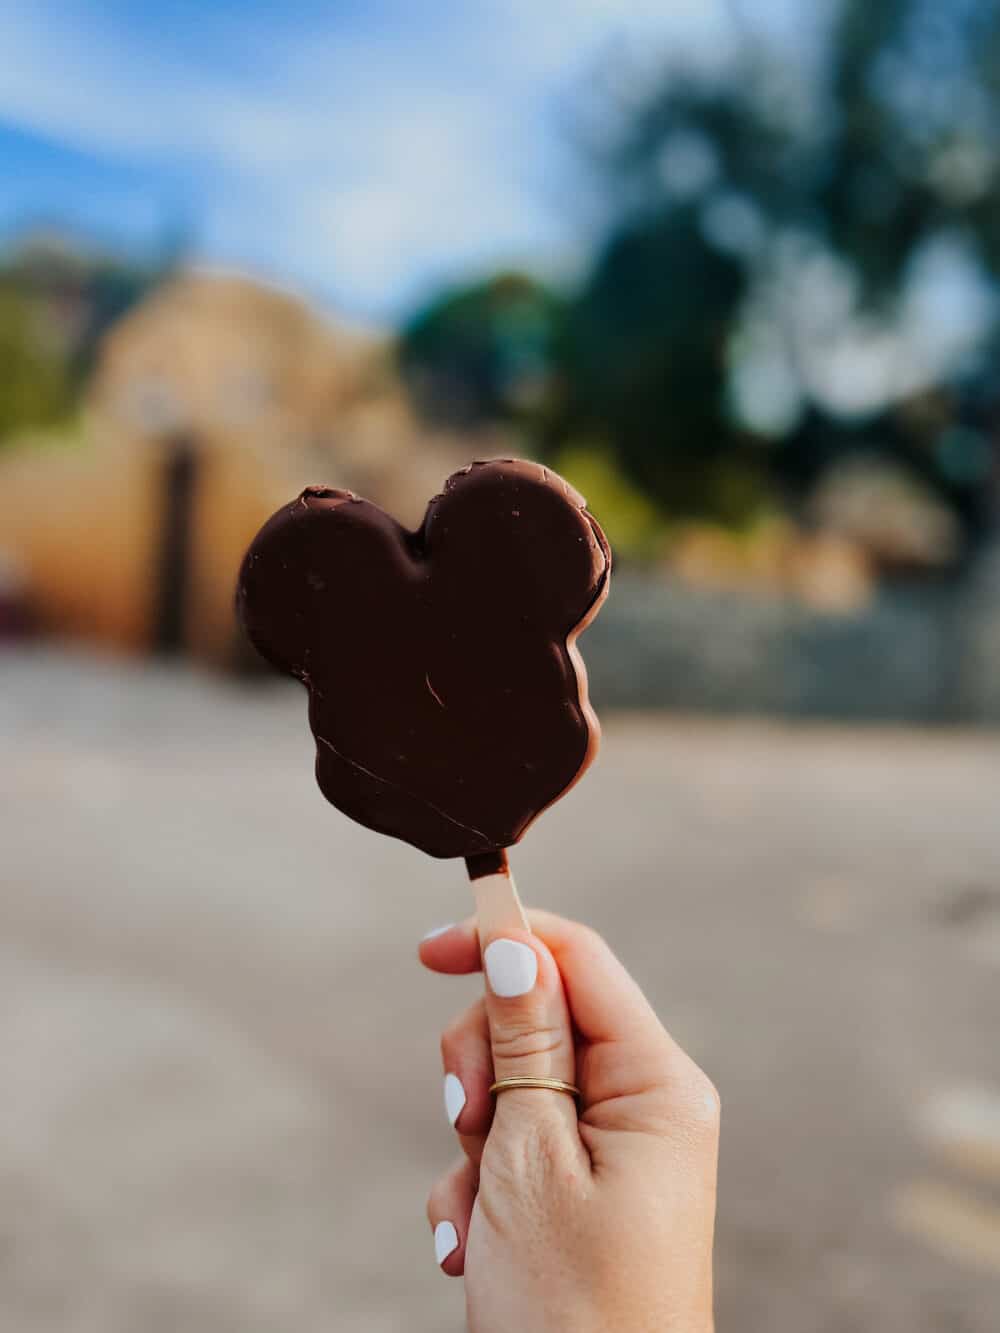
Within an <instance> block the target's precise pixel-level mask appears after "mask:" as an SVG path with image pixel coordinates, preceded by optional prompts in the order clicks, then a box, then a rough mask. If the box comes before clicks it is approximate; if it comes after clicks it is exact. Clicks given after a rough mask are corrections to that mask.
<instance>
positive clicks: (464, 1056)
mask: <svg viewBox="0 0 1000 1333" xmlns="http://www.w3.org/2000/svg"><path fill="white" fill-rule="evenodd" d="M441 1063H442V1065H443V1067H444V1107H445V1114H446V1116H447V1117H448V1121H449V1123H450V1124H451V1125H452V1126H453V1127H454V1129H455V1130H456V1131H457V1133H458V1136H459V1140H460V1142H461V1144H462V1148H463V1149H464V1151H465V1152H466V1154H467V1155H468V1156H469V1158H470V1159H471V1160H472V1162H473V1163H475V1164H476V1165H478V1164H479V1161H480V1159H481V1158H482V1155H483V1146H484V1144H485V1142H486V1135H487V1133H488V1131H489V1127H490V1122H491V1121H492V1119H493V1099H492V1097H491V1096H490V1084H491V1083H492V1082H493V1057H492V1054H491V1051H490V1032H489V1026H488V1023H487V1019H486V1003H485V1001H484V1000H481V999H480V1000H477V1001H476V1003H475V1004H473V1005H471V1006H470V1007H469V1008H468V1009H466V1011H465V1012H464V1013H463V1014H461V1015H460V1016H459V1017H458V1018H457V1019H456V1020H455V1021H454V1022H453V1023H450V1024H449V1025H448V1027H447V1028H445V1030H444V1033H443V1034H442V1036H441Z"/></svg>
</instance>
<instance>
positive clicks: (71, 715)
mask: <svg viewBox="0 0 1000 1333" xmlns="http://www.w3.org/2000/svg"><path fill="white" fill-rule="evenodd" d="M310 762H311V761H310V746H309V741H308V736H307V732H306V729H305V725H304V721H303V717H302V700H301V698H300V696H299V694H298V692H297V691H295V690H283V689H280V688H279V689H273V690H263V691H261V690H259V689H257V690H251V689H243V688H241V687H238V686H233V685H231V684H227V683H225V682H220V681H217V680H212V679H208V678H204V677H199V676H197V675H193V674H187V673H183V672H151V671H148V670H146V671H143V670H139V669H136V668H129V667H121V666H108V665H103V666H102V665H100V664H97V663H94V662H89V663H88V662H87V661H85V660H84V659H76V660H71V659H68V658H65V659H60V658H57V657H54V656H38V657H25V656H8V657H0V1067H2V1069H3V1089H2V1095H0V1327H3V1328H5V1329H6V1328H10V1329H11V1330H15V1329H16V1330H17V1333H56V1331H58V1333H70V1331H72V1333H135V1330H137V1329H142V1330H143V1333H160V1330H162V1331H163V1333H177V1331H178V1330H184V1331H185V1333H187V1331H188V1330H190V1331H191V1333H230V1330H231V1331H232V1333H258V1331H260V1333H264V1330H267V1331H268V1333H273V1330H275V1329H281V1330H284V1331H287V1333H320V1331H321V1330H322V1333H329V1330H331V1329H336V1330H337V1333H355V1331H357V1333H362V1331H363V1333H382V1331H383V1330H385V1331H388V1330H402V1329H406V1330H408V1333H443V1331H445V1333H446V1331H447V1330H456V1333H457V1330H459V1329H460V1328H461V1327H462V1318H461V1294H460V1291H459V1289H458V1285H457V1284H449V1283H447V1282H446V1281H445V1280H443V1279H442V1278H440V1277H439V1276H438V1274H437V1273H436V1272H435V1270H434V1265H433V1259H432V1254H431V1245H430V1236H429V1232H428V1231H427V1230H426V1227H425V1223H424V1220H423V1206H424V1198H425V1195H426V1191H427V1189H428V1187H429V1185H430V1184H431V1182H432V1180H433V1178H434V1175H435V1173H436V1172H437V1170H438V1169H440V1168H441V1167H443V1166H444V1165H445V1164H446V1163H447V1162H448V1160H449V1159H450V1156H451V1143H450V1136H449V1131H448V1130H447V1127H446V1124H445V1120H444V1116H443V1112H442V1111H441V1109H440V1079H439V1071H438V1056H437V1031H438V1028H439V1027H440V1025H441V1024H442V1023H443V1022H444V1021H445V1019H446V1018H447V1017H448V1016H449V1015H450V1013H451V1012H452V1010H453V1009H454V1008H456V1007H457V1006H458V1005H459V1004H460V1003H463V1002H464V1000H465V998H466V997H467V996H468V995H469V994H470V993H471V992H472V991H473V990H474V988H475V984H476V983H475V982H474V981H472V980H459V981H451V982H449V981H445V980H443V979H436V978H430V977H427V976H424V975H422V974H421V972H420V969H419V968H418V967H417V965H416V963H415V961H414V947H415V941H416V940H417V939H418V938H419V936H420V935H421V934H423V933H424V931H425V930H427V929H428V928H429V927H430V926H433V925H435V924H438V923H439V922H441V921H446V920H449V919H453V918H455V917H456V916H458V915H460V914H464V912H465V911H466V910H467V897H468V893H467V889H466V887H465V886H464V884H463V881H462V875H461V873H460V872H459V870H458V868H457V867H456V866H454V865H450V864H447V863H434V862H431V861H429V860H424V859H423V858H421V857H420V856H419V855H417V854H416V853H413V852H411V851H409V850H408V849H406V848H405V847H402V846H397V845H394V844H392V843H390V842H389V841H387V840H383V839H378V838H375V837H374V836H371V835H368V834H366V833H365V832H364V831H362V830H359V829H355V828H353V827H352V826H351V825H350V824H349V823H348V822H347V821H345V820H344V819H342V818H341V817H339V816H338V815H336V814H335V813H334V812H332V811H329V810H328V808H327V807H325V805H324V804H323V802H322V800H321V798H320V797H319V795H318V793H317V792H316V791H315V789H314V786H313V783H312V778H311V773H310ZM605 803H607V804H606V806H605ZM574 838H578V839H579V840H578V841H577V842H574ZM516 866H517V872H518V879H519V883H520V884H521V886H522V888H523V891H524V894H525V897H526V898H527V899H528V900H529V901H535V902H539V903H542V902H544V903H545V904H546V905H548V906H551V907H553V908H555V909H557V910H561V911H566V912H572V913H575V914H576V915H579V916H581V917H583V918H585V919H587V920H589V921H590V922H592V923H593V924H595V925H596V926H598V927H599V928H600V929H602V930H604V931H605V933H606V934H607V935H608V936H609V937H610V939H611V940H612V941H613V943H614V945H615V947H616V948H617V949H618V951H619V952H620V953H621V954H622V956H623V957H624V958H625V959H626V960H627V961H628V962H629V964H630V965H631V966H632V967H633V969H634V970H635V972H636V973H637V975H638V976H639V977H640V979H641V980H642V982H643V984H644V985H645V986H646V987H647V988H648V990H649V992H650V993H651V995H652V996H653V998H654V1000H655V1002H656V1004H657V1005H658V1007H659V1009H660V1011H661V1013H662V1014H663V1015H664V1017H665V1019H666V1020H667V1022H668V1024H669V1025H670V1026H671V1027H672V1029H673V1030H674V1032H675V1034H676V1035H677V1036H678V1037H679V1039H680V1040H681V1041H682V1042H684V1043H685V1044H686V1045H687V1046H688V1047H689V1048H690V1049H691V1050H692V1052H693V1053H694V1054H695V1055H696V1057H697V1058H698V1059H699V1060H700V1061H701V1062H702V1063H703V1064H704V1066H705V1067H706V1068H707V1069H708V1070H709V1072H710V1073H711V1074H712V1076H713V1078H714V1079H715V1080H716V1082H717V1083H718V1085H719V1087H720V1088H721V1090H722V1095H723V1103H724V1160H723V1169H722V1199H721V1215H720V1226H719V1245H718V1290H719V1295H718V1309H719V1328H720V1333H727V1330H733V1333H756V1331H757V1330H766V1333H844V1331H850V1330H877V1331H878V1333H924V1331H926V1333H932V1330H933V1333H994V1330H995V1329H996V1327H997V1318H998V1315H997V1312H998V1310H1000V1042H998V1040H997V1031H998V1029H1000V737H997V736H994V737H985V736H977V735H973V734H966V735H963V734H957V733H956V734H949V733H923V734H916V733H912V732H903V731H865V732H857V731H843V730H822V729H790V728H780V727H774V726H769V725H763V724H761V725H755V724H739V723H732V722H730V723H712V722H693V721H691V722H689V721H681V720H676V719H666V720H664V719H658V718H653V719H650V718H636V717H632V718H619V719H612V720H611V721H610V723H609V725H608V728H607V735H606V743H605V748H604V752H603V755H602V759H601V762H600V764H599V766H598V768H597V769H596V770H595V772H594V773H593V774H592V775H591V776H590V777H589V778H588V779H587V781H586V782H584V783H583V784H582V785H581V786H580V787H579V788H577V789H576V791H575V792H574V793H573V794H572V795H571V796H570V797H569V798H568V799H567V800H566V801H565V802H563V803H562V805H561V806H560V807H558V808H556V809H555V810H553V811H552V812H550V814H549V815H547V816H546V818H545V819H544V820H543V821H542V822H541V823H540V824H539V825H538V827H537V828H536V829H535V830H533V832H532V834H531V836H530V838H529V840H528V842H527V843H526V845H525V846H524V847H523V848H522V849H519V850H518V852H517V853H516Z"/></svg>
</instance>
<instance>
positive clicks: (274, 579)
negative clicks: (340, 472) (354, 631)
mask: <svg viewBox="0 0 1000 1333" xmlns="http://www.w3.org/2000/svg"><path fill="white" fill-rule="evenodd" d="M408 541H409V537H408V534H407V533H406V531H405V530H404V529H403V528H402V527H400V525H399V524H398V523H396V522H395V520H394V519H391V518H390V517H389V515H388V514H385V513H383V511H382V510H381V509H379V508H378V507H377V506H376V505H373V504H370V503H369V502H368V501H367V500H361V499H359V498H358V496H356V495H355V494H354V493H353V492H352V491H340V490H335V489H334V488H333V487H330V486H308V487H307V488H306V489H305V490H304V491H303V492H302V494H301V495H300V496H299V497H298V499H297V500H293V501H292V503H291V504H288V505H284V506H282V508H281V509H279V510H278V511H277V513H275V514H273V515H272V516H271V517H270V518H269V519H268V521H267V522H266V523H265V524H264V526H263V527H262V528H261V530H260V531H259V532H258V533H257V536H256V537H255V538H254V539H253V541H252V542H251V543H250V548H249V550H248V551H247V553H246V555H245V556H244V557H243V564H242V565H241V567H240V572H239V578H238V580H237V585H236V614H237V616H238V618H239V620H240V623H241V624H242V625H243V628H244V630H245V631H246V633H247V637H248V638H249V639H250V642H251V643H252V644H253V646H254V647H255V648H256V649H257V651H258V652H259V653H260V654H261V656H262V657H264V658H266V660H267V661H268V662H270V663H271V664H272V666H275V667H277V668H278V670H279V671H285V672H288V673H289V674H290V675H292V676H298V677H299V679H300V680H303V681H307V682H308V679H309V677H310V675H311V674H313V673H314V671H315V670H316V669H318V668H321V667H322V665H323V664H322V663H320V662H317V661H315V654H316V653H317V651H318V647H317V640H318V639H320V640H322V639H323V636H318V635H317V634H316V625H317V624H318V623H322V622H323V621H324V620H328V619H329V618H332V617H335V616H336V615H337V614H338V612H340V611H341V610H342V608H343V605H344V603H345V601H347V600H350V592H351V590H350V586H349V584H345V580H350V578H351V570H352V566H353V565H354V564H355V563H356V562H357V561H358V560H363V561H364V562H365V565H366V578H367V581H368V583H369V585H370V586H372V587H375V588H377V587H378V586H379V584H380V583H383V582H384V584H385V586H386V587H387V588H391V587H393V586H394V583H395V581H396V580H397V579H398V577H399V572H400V568H401V567H404V566H407V565H408V564H409V562H410V559H411V558H410V555H409V550H408ZM345 552H347V553H349V557H350V558H345V556H344V553H345Z"/></svg>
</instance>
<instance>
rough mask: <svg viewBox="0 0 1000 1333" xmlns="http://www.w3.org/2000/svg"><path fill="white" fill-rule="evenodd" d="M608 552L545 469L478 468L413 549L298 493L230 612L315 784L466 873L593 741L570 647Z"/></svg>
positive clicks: (363, 517)
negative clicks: (302, 724) (291, 715)
mask: <svg viewBox="0 0 1000 1333" xmlns="http://www.w3.org/2000/svg"><path fill="white" fill-rule="evenodd" d="M610 571H611V552H610V549H609V547H608V543H607V541H606V539H605V537H604V534H603V532H602V531H601V529H600V527H599V526H598V524H597V522H596V520H595V519H594V518H593V517H592V515H590V514H589V513H588V512H587V509H586V504H585V501H584V499H583V497H582V496H580V495H578V494H577V493H576V491H574V490H573V489H572V488H571V487H570V486H569V485H568V484H567V483H566V482H565V481H563V479H562V478H561V477H559V476H557V475H556V474H555V473H553V472H552V471H551V470H550V469H548V468H545V467H542V466H541V465H539V464H537V463H530V462H523V461H519V460H515V459H503V460H496V461H493V462H487V463H473V464H472V465H471V466H470V467H467V468H463V469H462V471H460V472H457V473H455V475H454V476H452V477H450V478H449V479H448V481H447V482H446V483H445V487H444V490H443V491H442V493H441V494H440V495H436V496H434V498H433V499H432V500H431V501H430V503H429V504H428V506H427V512H426V514H425V516H424V521H423V523H422V524H421V526H420V527H419V528H418V529H417V530H416V531H415V532H409V531H407V530H406V529H405V528H403V527H401V526H400V524H399V523H397V522H396V521H395V519H393V518H391V517H390V516H389V515H388V514H386V513H385V512H384V511H383V510H381V509H379V508H378V506H376V505H374V504H371V503H369V502H368V501H366V500H362V499H359V498H358V497H357V496H356V495H353V494H352V493H351V492H349V491H341V490H333V489H329V488H326V487H321V486H314V487H309V488H307V489H306V490H305V491H303V493H302V494H301V495H300V496H299V498H298V499H297V500H295V501H293V502H292V503H291V504H289V505H286V506H284V508H282V509H279V510H278V512H277V513H276V514H274V515H273V517H272V518H270V519H269V520H268V522H267V523H265V525H264V527H263V528H262V529H261V530H260V532H259V533H258V534H257V536H256V537H255V538H254V540H253V542H252V544H251V546H250V549H249V551H248V552H247V554H246V557H245V558H244V561H243V565H242V567H241V569H240V574H239V585H238V588H237V611H238V614H239V616H240V619H241V621H242V623H243V625H244V627H245V629H246V632H247V634H248V636H249V638H250V640H251V641H252V643H253V644H254V645H255V647H256V648H257V650H258V651H259V652H260V653H261V654H262V655H263V656H264V657H265V658H266V659H267V660H268V661H269V662H271V663H272V664H273V665H274V666H276V667H277V668H279V670H281V671H284V672H287V673H288V674H290V675H293V676H296V677H297V678H298V679H299V680H301V681H302V683H303V684H304V685H305V686H306V687H307V689H308V692H309V722H310V725H311V727H312V731H313V734H314V736H315V738H316V776H317V779H318V781H319V785H320V788H321V789H322V791H323V794H324V795H325V796H326V797H327V799H328V800H329V801H331V802H332V803H333V804H334V805H335V806H337V807H338V809H340V810H342V811H343V812H344V813H345V814H347V815H350V816H351V818H352V819H355V820H357V821H358V822H359V823H361V824H365V825H367V826H368V827H369V828H372V829H376V830H377V831H378V832H380V833H388V834H391V835H392V836H393V837H397V838H403V839H405V840H406V841H407V842H410V843H412V844H413V845H414V846H415V847H419V848H421V849H422V850H423V851H425V852H428V853H429V854H430V855H431V856H439V857H465V858H467V860H469V862H470V873H473V874H475V873H476V871H477V868H485V869H487V870H489V869H499V868H500V867H501V866H503V865H505V857H504V853H503V849H505V848H507V847H509V846H510V845H511V844H513V843H516V842H517V841H518V840H519V839H520V837H521V836H522V834H523V833H524V831H525V829H526V828H527V827H528V825H529V824H530V823H531V822H532V820H533V819H534V818H535V817H536V816H537V815H538V814H539V813H540V812H541V811H542V810H544V809H545V807H546V806H548V805H551V804H552V802H553V801H555V800H557V799H558V798H559V797H560V796H561V795H562V794H563V793H564V792H565V791H566V790H567V788H569V787H570V786H572V784H573V783H574V782H575V781H576V780H577V778H579V777H580V776H581V774H582V773H583V772H584V770H585V769H586V768H587V766H588V765H589V763H590V762H591V760H592V759H593V757H594V754H595V752H596V749H597V744H598V737H599V734H600V732H599V726H598V723H597V718H596V716H595V715H594V712H593V710H592V709H591V707H590V704H589V702H588V699H587V680H586V673H585V670H584V667H583V662H582V660H581V658H580V655H579V652H578V651H577V648H576V644H575V641H576V636H577V635H578V634H579V633H580V631H581V630H582V629H584V628H585V627H586V626H587V625H588V624H589V623H590V621H591V620H592V619H593V617H594V616H595V615H596V614H597V611H598V609H599V608H600V606H601V603H602V602H603V600H604V598H605V596H606V595H607V590H608V579H609V575H610Z"/></svg>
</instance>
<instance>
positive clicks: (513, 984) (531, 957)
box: [483, 940, 538, 999]
mask: <svg viewBox="0 0 1000 1333" xmlns="http://www.w3.org/2000/svg"><path fill="white" fill-rule="evenodd" d="M483 961H484V962H485V964H486V975H487V977H488V978H489V982H490V990H491V991H492V992H493V994H494V995H499V996H501V998H503V999H511V998H512V997H513V996H515V995H527V993H528V991H530V990H531V988H532V987H533V986H534V984H535V981H536V980H537V978H538V957H537V955H536V954H535V951H534V949H531V948H529V947H528V945H527V944H519V943H518V941H517V940H494V941H493V943H492V944H489V945H487V946H486V952H485V953H484V954H483Z"/></svg>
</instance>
